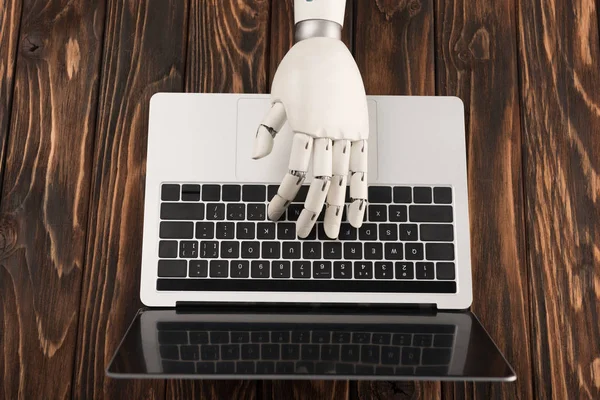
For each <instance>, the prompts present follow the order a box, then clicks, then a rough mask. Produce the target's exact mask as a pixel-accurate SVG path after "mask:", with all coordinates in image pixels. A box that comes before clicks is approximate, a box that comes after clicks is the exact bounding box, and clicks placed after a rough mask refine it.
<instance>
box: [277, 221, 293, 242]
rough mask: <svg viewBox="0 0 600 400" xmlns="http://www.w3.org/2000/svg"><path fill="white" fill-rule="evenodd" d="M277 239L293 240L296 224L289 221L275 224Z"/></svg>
mask: <svg viewBox="0 0 600 400" xmlns="http://www.w3.org/2000/svg"><path fill="white" fill-rule="evenodd" d="M277 239H279V240H294V239H296V224H291V223H289V222H280V223H278V224H277Z"/></svg>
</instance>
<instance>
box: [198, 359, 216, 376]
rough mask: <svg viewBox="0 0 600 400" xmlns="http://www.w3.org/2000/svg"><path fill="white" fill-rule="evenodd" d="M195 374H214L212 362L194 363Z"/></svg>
mask: <svg viewBox="0 0 600 400" xmlns="http://www.w3.org/2000/svg"><path fill="white" fill-rule="evenodd" d="M196 373H197V374H200V375H212V374H214V373H215V363H214V362H198V363H196Z"/></svg>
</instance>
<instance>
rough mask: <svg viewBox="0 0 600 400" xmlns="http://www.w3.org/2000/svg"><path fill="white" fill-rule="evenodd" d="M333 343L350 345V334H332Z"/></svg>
mask: <svg viewBox="0 0 600 400" xmlns="http://www.w3.org/2000/svg"><path fill="white" fill-rule="evenodd" d="M331 342H332V343H350V332H333V333H332V334H331Z"/></svg>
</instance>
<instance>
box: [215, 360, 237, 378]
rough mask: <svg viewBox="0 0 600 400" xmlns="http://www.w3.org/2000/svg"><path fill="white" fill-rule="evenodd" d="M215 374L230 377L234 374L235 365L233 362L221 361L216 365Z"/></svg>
mask: <svg viewBox="0 0 600 400" xmlns="http://www.w3.org/2000/svg"><path fill="white" fill-rule="evenodd" d="M215 370H216V371H217V374H221V375H232V374H235V363H234V362H233V361H222V362H218V363H216V368H215Z"/></svg>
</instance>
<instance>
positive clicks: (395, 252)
mask: <svg viewBox="0 0 600 400" xmlns="http://www.w3.org/2000/svg"><path fill="white" fill-rule="evenodd" d="M384 257H385V259H386V260H401V259H402V243H398V242H397V243H386V244H385V253H384Z"/></svg>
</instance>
